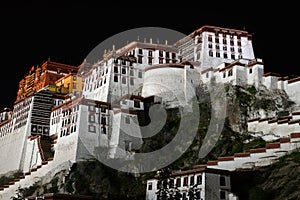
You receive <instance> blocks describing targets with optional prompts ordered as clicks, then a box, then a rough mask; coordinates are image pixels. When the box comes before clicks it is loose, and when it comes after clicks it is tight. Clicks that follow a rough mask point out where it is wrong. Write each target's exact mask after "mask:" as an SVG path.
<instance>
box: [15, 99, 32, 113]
mask: <svg viewBox="0 0 300 200" xmlns="http://www.w3.org/2000/svg"><path fill="white" fill-rule="evenodd" d="M31 101H32V98H30V99H28V100H25V101H24V102H23V103H20V104H18V105H17V106H15V107H14V112H17V111H19V110H21V109H24V107H27V106H28V105H29V104H30V103H31Z"/></svg>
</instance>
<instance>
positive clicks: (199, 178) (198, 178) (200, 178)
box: [197, 175, 202, 185]
mask: <svg viewBox="0 0 300 200" xmlns="http://www.w3.org/2000/svg"><path fill="white" fill-rule="evenodd" d="M197 184H198V185H201V184H202V175H198V176H197Z"/></svg>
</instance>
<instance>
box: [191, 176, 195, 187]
mask: <svg viewBox="0 0 300 200" xmlns="http://www.w3.org/2000/svg"><path fill="white" fill-rule="evenodd" d="M194 178H195V177H194V176H191V177H190V186H193V185H194V184H195V183H194Z"/></svg>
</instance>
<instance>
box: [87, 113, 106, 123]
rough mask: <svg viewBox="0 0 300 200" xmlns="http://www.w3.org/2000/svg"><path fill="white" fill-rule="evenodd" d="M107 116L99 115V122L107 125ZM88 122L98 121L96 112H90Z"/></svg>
mask: <svg viewBox="0 0 300 200" xmlns="http://www.w3.org/2000/svg"><path fill="white" fill-rule="evenodd" d="M106 118H107V117H106V116H103V115H102V116H101V117H99V118H98V123H100V124H102V125H106V121H107V120H106ZM88 122H90V123H95V122H96V117H95V114H93V113H91V114H89V116H88Z"/></svg>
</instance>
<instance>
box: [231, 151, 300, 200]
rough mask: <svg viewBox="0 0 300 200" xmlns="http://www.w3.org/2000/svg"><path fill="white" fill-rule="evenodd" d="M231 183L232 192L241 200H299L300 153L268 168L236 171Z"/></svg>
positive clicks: (293, 154) (284, 158)
mask: <svg viewBox="0 0 300 200" xmlns="http://www.w3.org/2000/svg"><path fill="white" fill-rule="evenodd" d="M231 183H232V189H233V192H234V193H236V194H237V195H238V196H239V198H240V199H243V200H248V199H249V200H251V199H255V200H260V199H261V200H263V199H273V200H282V199H290V200H291V199H299V197H300V153H299V152H295V153H292V154H291V155H289V156H285V157H283V158H282V159H281V160H280V161H279V162H277V163H275V164H274V165H272V166H269V167H265V168H259V169H256V170H253V171H236V172H234V173H233V174H232V176H231Z"/></svg>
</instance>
